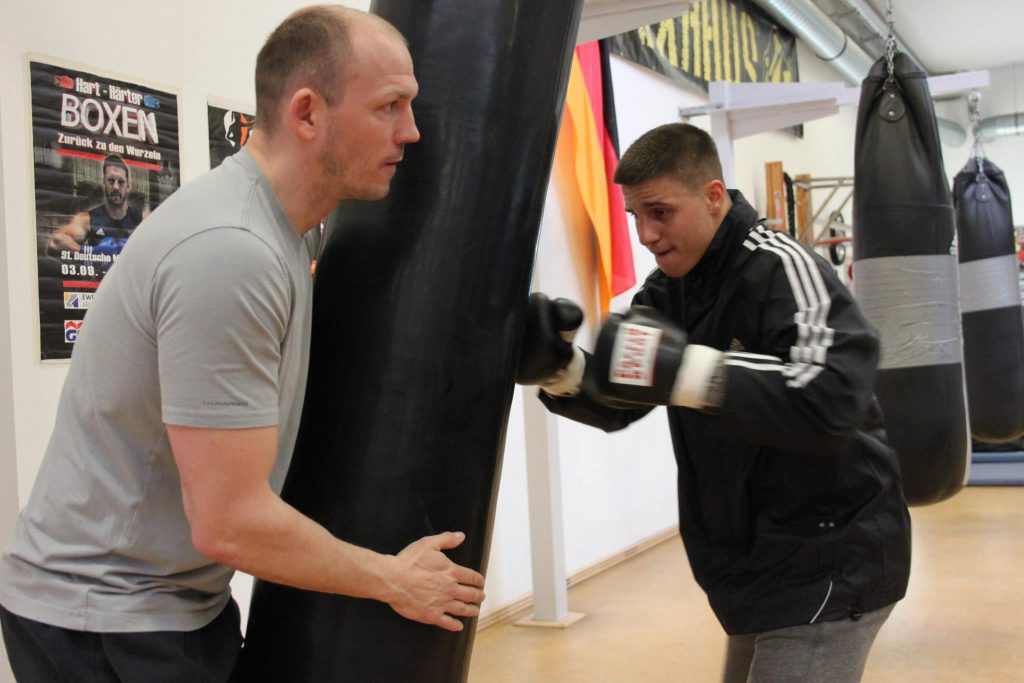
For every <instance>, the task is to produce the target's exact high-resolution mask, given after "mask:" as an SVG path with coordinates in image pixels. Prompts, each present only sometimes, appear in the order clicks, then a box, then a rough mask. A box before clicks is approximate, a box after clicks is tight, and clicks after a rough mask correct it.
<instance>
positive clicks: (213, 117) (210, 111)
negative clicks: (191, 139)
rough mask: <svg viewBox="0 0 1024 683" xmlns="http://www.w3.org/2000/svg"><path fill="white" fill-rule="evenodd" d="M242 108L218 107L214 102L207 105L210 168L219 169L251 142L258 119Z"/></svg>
mask: <svg viewBox="0 0 1024 683" xmlns="http://www.w3.org/2000/svg"><path fill="white" fill-rule="evenodd" d="M241 109H242V108H241V107H235V106H233V105H227V107H226V108H225V107H221V106H218V105H217V104H216V103H215V102H214V101H212V100H211V101H210V102H208V103H207V105H206V116H207V119H208V122H209V127H210V168H217V167H218V166H220V164H221V162H222V161H224V160H225V159H227V158H228V157H229V156H231V155H232V154H234V153H235V152H237V151H238V150H240V149H242V147H244V146H245V143H247V142H248V141H249V133H250V132H251V131H252V127H253V124H255V123H256V117H255V116H254V115H253V114H248V113H246V112H244V111H241Z"/></svg>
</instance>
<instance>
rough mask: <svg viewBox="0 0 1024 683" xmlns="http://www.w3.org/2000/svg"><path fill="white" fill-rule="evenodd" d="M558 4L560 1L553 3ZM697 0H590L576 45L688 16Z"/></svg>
mask: <svg viewBox="0 0 1024 683" xmlns="http://www.w3.org/2000/svg"><path fill="white" fill-rule="evenodd" d="M552 1H558V0H552ZM693 2H694V0H671V1H669V0H586V1H585V2H584V3H583V17H582V18H581V19H580V30H579V34H578V35H577V38H576V44H577V45H580V44H583V43H589V42H590V41H591V40H597V39H599V38H607V37H608V36H614V35H617V34H619V33H625V32H627V31H632V30H633V29H635V28H639V27H641V26H646V25H648V24H656V23H658V22H659V21H663V20H665V19H672V18H674V17H678V16H680V15H682V14H684V13H686V10H687V8H688V7H689V6H690V5H691V4H693Z"/></svg>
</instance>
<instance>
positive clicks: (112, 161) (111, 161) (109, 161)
mask: <svg viewBox="0 0 1024 683" xmlns="http://www.w3.org/2000/svg"><path fill="white" fill-rule="evenodd" d="M111 166H116V167H117V168H120V169H121V170H123V171H124V176H125V177H126V178H127V177H128V164H126V163H124V159H122V158H121V157H120V156H118V155H117V154H108V155H107V156H106V157H104V159H103V175H104V176H105V175H107V169H108V168H109V167H111Z"/></svg>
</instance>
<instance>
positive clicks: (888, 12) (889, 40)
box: [885, 0, 896, 85]
mask: <svg viewBox="0 0 1024 683" xmlns="http://www.w3.org/2000/svg"><path fill="white" fill-rule="evenodd" d="M885 24H886V26H888V27H889V35H887V36H886V37H885V65H886V67H887V68H888V70H889V77H888V78H887V79H886V85H889V84H894V83H895V82H896V76H895V73H894V71H895V69H894V67H893V59H894V58H895V56H896V34H895V32H894V31H893V28H892V26H893V20H892V0H885Z"/></svg>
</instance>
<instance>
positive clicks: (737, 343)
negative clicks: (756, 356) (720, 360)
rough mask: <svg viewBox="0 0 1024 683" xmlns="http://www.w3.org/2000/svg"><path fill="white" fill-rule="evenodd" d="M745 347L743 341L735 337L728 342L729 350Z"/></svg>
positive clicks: (739, 349) (738, 349) (742, 349)
mask: <svg viewBox="0 0 1024 683" xmlns="http://www.w3.org/2000/svg"><path fill="white" fill-rule="evenodd" d="M745 349H746V347H745V346H743V342H741V341H740V340H739V339H736V338H735V337H733V340H732V341H731V342H729V350H730V351H744V350H745Z"/></svg>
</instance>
